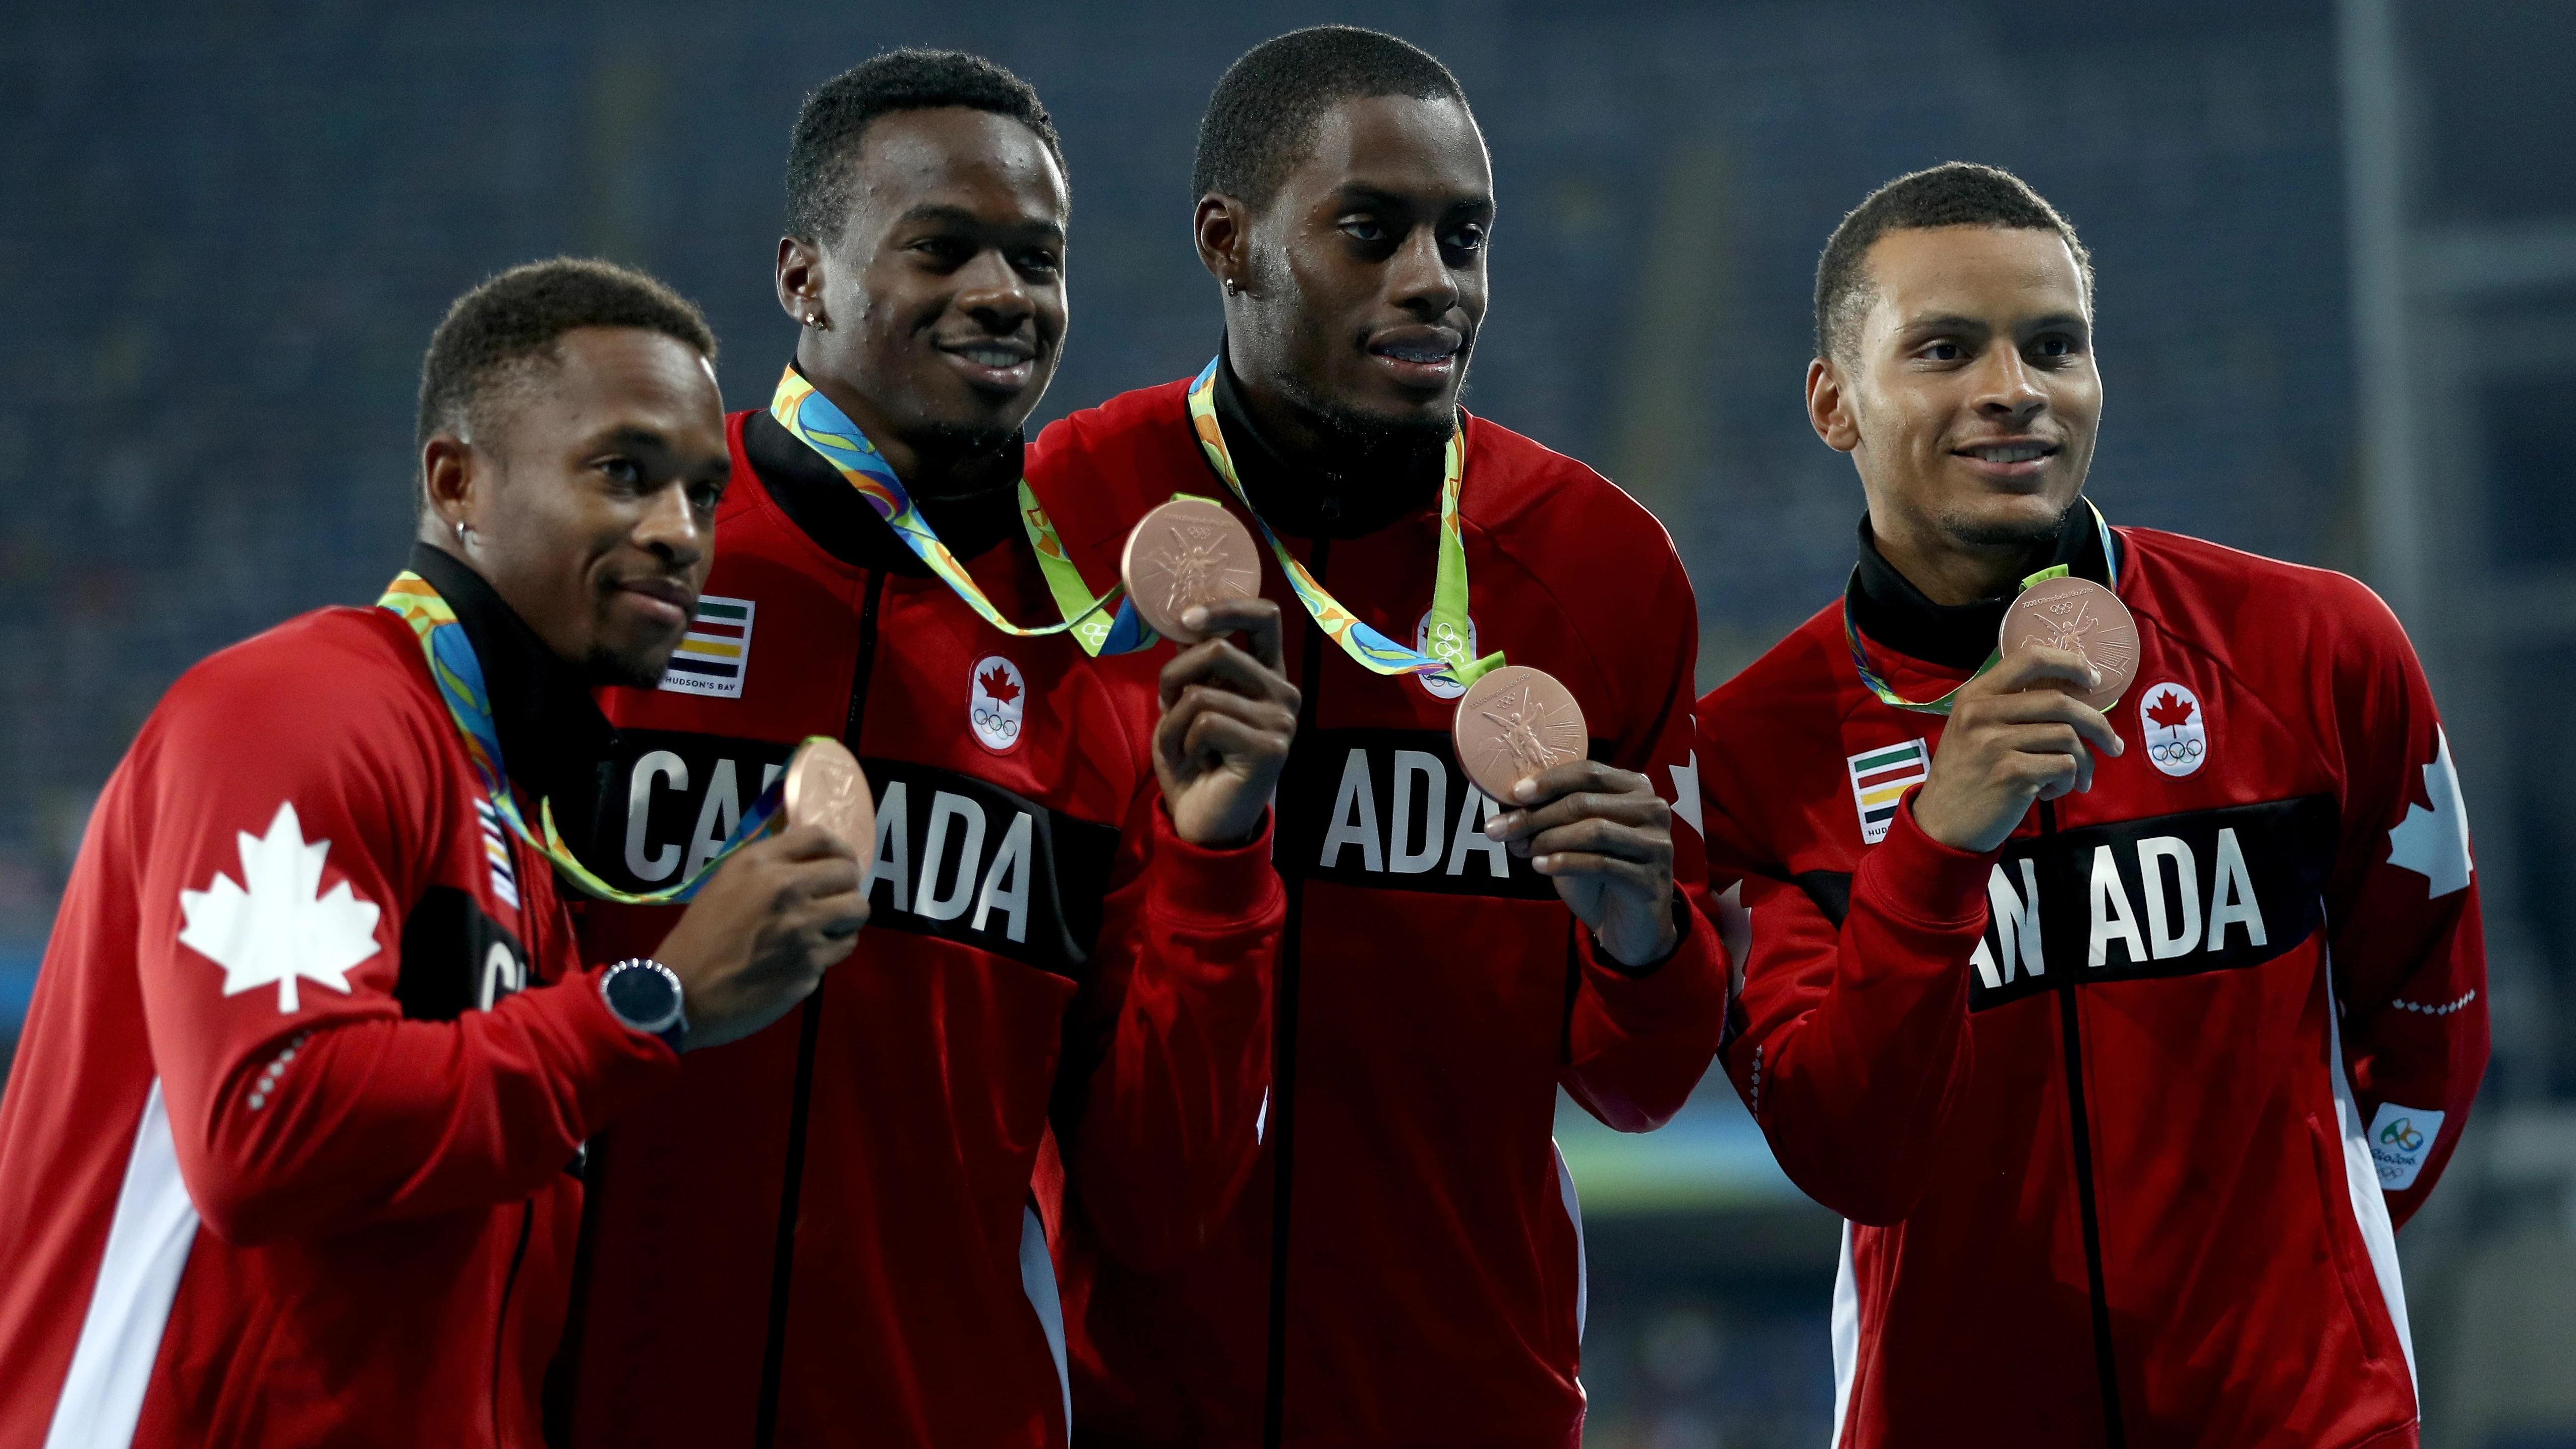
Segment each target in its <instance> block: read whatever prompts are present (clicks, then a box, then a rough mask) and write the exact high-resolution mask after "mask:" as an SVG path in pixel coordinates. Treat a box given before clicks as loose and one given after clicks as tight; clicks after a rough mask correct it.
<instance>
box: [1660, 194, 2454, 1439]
mask: <svg viewBox="0 0 2576 1449" xmlns="http://www.w3.org/2000/svg"><path fill="white" fill-rule="evenodd" d="M2094 323H2095V314H2094V297H2093V276H2092V261H2091V256H2090V254H2089V253H2088V252H2087V251H2086V250H2085V248H2084V246H2083V244H2082V242H2081V241H2080V240H2079V239H2078V237H2077V235H2076V231H2075V228H2074V226H2073V224H2072V223H2070V222H2069V221H2068V220H2067V219H2066V218H2065V217H2064V216H2063V215H2062V214H2061V213H2059V212H2058V211H2057V210H2056V209H2055V208H2054V207H2052V206H2051V205H2049V203H2048V202H2047V201H2046V200H2045V199H2043V198H2042V197H2040V196H2039V194H2038V193H2037V192H2036V191H2034V190H2032V189H2031V187H2030V186H2029V185H2028V184H2027V183H2026V182H2024V181H2023V180H2021V179H2020V178H2019V177H2016V176H2013V175H2011V174H2010V173H2008V172H2005V171H2001V170H1998V169H1996V168H1994V167H1990V166H1981V165H1976V164H1972V163H1965V162H1952V163H1948V164H1945V165H1941V166H1936V167H1933V168H1930V169H1929V170H1925V171H1921V172H1916V173H1914V174H1912V175H1909V176H1904V177H1899V178H1897V179H1896V180H1893V181H1891V182H1889V183H1888V184H1887V185H1886V186H1884V187H1881V188H1879V190H1878V191H1876V192H1875V193H1873V194H1872V195H1870V196H1869V197H1867V198H1866V199H1864V200H1863V201H1862V202H1861V204H1860V205H1859V206H1857V207H1855V208H1854V209H1853V210H1852V211H1851V213H1850V214H1849V215H1847V216H1846V217H1845V218H1844V219H1843V220H1842V222H1841V224H1840V225H1839V226H1837V227H1836V228H1835V229H1834V232H1833V234H1832V237H1831V238H1830V240H1828V242H1827V243H1826V245H1825V248H1824V251H1823V254H1822V256H1821V257H1820V259H1819V262H1818V265H1817V272H1816V291H1815V352H1814V354H1813V357H1814V360H1813V361H1812V362H1811V363H1810V364H1809V365H1808V367H1807V372H1806V398H1807V407H1808V415H1809V418H1810V420H1811V421H1812V423H1813V424H1814V427H1815V430H1816V434H1817V436H1818V437H1819V438H1820V439H1822V440H1823V441H1824V443H1825V444H1826V445H1827V446H1829V447H1831V448H1834V449H1836V450H1838V451H1840V452H1842V453H1845V454H1847V455H1849V456H1850V458H1851V460H1852V463H1853V467H1854V469H1855V471H1856V472H1857V473H1858V475H1859V481H1860V485H1861V488H1860V491H1861V493H1862V495H1863V497H1864V498H1865V499H1866V500H1867V505H1868V512H1867V515H1866V517H1865V518H1864V519H1863V520H1862V521H1861V523H1860V527H1859V529H1858V534H1859V538H1858V548H1857V552H1856V558H1855V563H1854V568H1853V571H1852V574H1851V577H1850V580H1849V582H1848V584H1847V585H1846V587H1845V588H1844V590H1843V591H1842V594H1841V597H1839V598H1837V599H1834V600H1832V601H1831V602H1827V603H1826V604H1825V606H1824V607H1823V608H1822V609H1820V610H1818V611H1817V612H1816V613H1815V614H1814V615H1813V616H1811V617H1810V618H1808V619H1807V620H1806V621H1805V622H1804V623H1802V624H1801V625H1799V626H1798V628H1797V629H1796V630H1795V631H1793V632H1792V633H1791V634H1790V635H1789V637H1788V638H1786V639H1784V640H1783V641H1781V643H1779V644H1778V645H1776V646H1775V647H1773V648H1772V649H1771V650H1770V651H1768V652H1767V653H1765V654H1764V655H1763V656H1762V657H1761V658H1760V659H1758V660H1756V661H1754V662H1753V663H1752V664H1750V665H1748V666H1747V667H1746V668H1745V669H1744V670H1742V671H1741V672H1740V673H1738V674H1737V675H1736V676H1735V677H1734V678H1733V679H1730V680H1728V681H1727V682H1726V683H1725V684H1723V685H1721V686H1719V687H1718V688H1717V689H1715V690H1713V691H1711V692H1710V693H1709V694H1708V695H1706V696H1704V697H1702V698H1701V700H1700V702H1699V709H1698V713H1697V719H1698V727H1699V760H1700V767H1701V775H1700V781H1701V786H1702V797H1703V798H1702V803H1703V818H1704V819H1705V820H1706V822H1707V825H1708V859H1709V880H1710V886H1711V888H1712V889H1713V890H1715V891H1717V892H1719V893H1720V895H1719V899H1720V901H1721V902H1722V903H1726V904H1728V905H1730V906H1732V907H1736V908H1740V914H1737V915H1735V916H1734V919H1735V921H1736V922H1737V928H1738V930H1739V931H1741V933H1742V936H1743V939H1744V941H1745V949H1744V951H1743V960H1742V966H1741V971H1742V974H1741V977H1740V978H1739V981H1738V985H1737V989H1736V992H1735V999H1734V1001H1733V1003H1732V1004H1731V1005H1730V1008H1729V1028H1730V1029H1729V1032H1728V1036H1727V1039H1726V1040H1725V1042H1724V1043H1723V1044H1722V1045H1721V1047H1720V1051H1719V1061H1720V1062H1721V1063H1722V1064H1723V1066H1724V1067H1725V1069H1726V1071H1727V1073H1728V1075H1729V1076H1730V1077H1731V1078H1732V1080H1733V1082H1734V1085H1735V1087H1736V1090H1737V1092H1738V1094H1739V1095H1740V1096H1741V1097H1742V1098H1743V1099H1744V1102H1745V1104H1746V1106H1747V1108H1748V1109H1749V1110H1750V1111H1751V1113H1752V1115H1753V1117H1754V1120H1755V1121H1756V1122H1757V1123H1758V1124H1759V1125H1760V1127H1761V1129H1762V1131H1763V1134H1764V1137H1765V1139H1766V1140H1767V1141H1768V1142H1769V1144H1770V1146H1771V1149H1772V1152H1773V1155H1774V1156H1775V1157H1777V1159H1778V1160H1779V1163H1780V1166H1781V1168H1782V1170H1783V1171H1784V1172H1785V1173H1786V1174H1787V1175H1788V1177H1789V1178H1790V1180H1791V1181H1793V1182H1795V1183H1796V1184H1797V1185H1798V1187H1799V1188H1800V1189H1802V1190H1803V1191H1805V1192H1806V1193H1807V1194H1808V1195H1810V1196H1811V1197H1813V1198H1815V1199H1816V1200H1817V1201H1819V1202H1821V1203H1823V1204H1824V1205H1825V1206H1827V1207H1829V1208H1831V1209H1833V1210H1834V1211H1835V1212H1837V1213H1838V1214H1840V1215H1841V1216H1842V1217H1843V1218H1844V1219H1845V1220H1846V1222H1847V1229H1846V1232H1845V1235H1844V1239H1843V1250H1842V1262H1841V1266H1840V1270H1839V1272H1838V1275H1837V1281H1836V1285H1835V1293H1834V1311H1833V1315H1832V1320H1831V1322H1832V1325H1833V1349H1834V1359H1835V1369H1836V1380H1837V1392H1836V1401H1835V1442H1836V1443H1837V1444H1838V1445H1840V1446H1842V1449H1882V1446H1898V1445H1901V1446H1905V1449H1917V1446H1949V1445H1958V1446H1961V1449H1967V1446H1985V1445H1991V1444H2002V1443H2011V1444H2051V1445H2061V1444H2062V1445H2085V1444H2100V1445H2104V1446H2109V1449H2118V1446H2121V1445H2126V1444H2167V1443H2191V1444H2196V1445H2209V1446H2227V1449H2257V1446H2260V1449H2290V1446H2299V1449H2307V1446H2323V1445H2336V1446H2360V1445H2364V1444H2367V1445H2372V1446H2381V1445H2388V1446H2395V1445H2405V1444H2412V1443H2414V1442H2415V1439H2416V1419H2417V1404H2416V1396H2415V1391H2414V1355H2413V1348H2412V1345H2411V1341H2410V1339H2409V1336H2408V1334H2409V1330H2408V1320H2407V1311H2406V1302H2405V1293H2404V1285H2403V1281H2402V1278H2401V1275H2400V1273H2399V1271H2398V1263H2397V1253H2396V1243H2395V1233H2396V1229H2397V1228H2398V1227H2399V1226H2401V1225H2403V1224H2404V1223H2405V1221H2406V1220H2407V1217H2408V1215H2410V1214H2412V1213H2413V1212H2415V1211H2416V1210H2417V1209H2418V1208H2420V1207H2421V1206H2422V1205H2423V1203H2424V1201H2425V1199H2426V1197H2427V1196H2428V1195H2429V1194H2430V1193H2431V1191H2432V1189H2433V1186H2434V1184H2435V1182H2436V1181H2437V1179H2438V1178H2439V1176H2440V1174H2441V1172H2442V1169H2443V1166H2444V1164H2445V1162H2446V1160H2447V1159H2448V1156H2449V1153H2450V1151H2451V1148H2452V1146H2453V1145H2454V1144H2455V1143H2456V1142H2457V1141H2458V1139H2459V1134H2460V1130H2461V1126H2462V1124H2463V1123H2464V1122H2465V1120H2466V1118H2467V1116H2468V1114H2469V1110H2470V1105H2471V1103H2472V1101H2473V1100H2474V1098H2475V1095H2476V1091H2477V1084H2478V1078H2479V1075H2480V1073H2481V1071H2482V1070H2483V1067H2484V1065H2485V1060H2486V1053H2487V1029H2486V1009H2487V1008H2486V1000H2485V995H2484V988H2485V962H2484V948H2483V945H2482V942H2481V938H2480V932H2479V925H2478V899H2477V896H2478V893H2477V887H2476V883H2475V868H2474V865H2473V863H2472V861H2471V859H2470V855H2469V833H2468V822H2467V817H2466V814H2465V811H2464V809H2463V807H2462V805H2461V802H2460V798H2459V783H2458V778H2457V775H2456V773H2455V772H2454V770H2453V767H2452V762H2451V753H2450V746H2449V743H2448V741H2447V739H2446V737H2445V736H2444V734H2443V732H2442V728H2441V722H2440V717H2439V714H2438V711H2437V710H2436V709H2435V707H2434V701H2433V695H2432V690H2431V688H2430V686H2429V685H2428V684H2427V683H2426V680H2425V677H2424V671H2423V668H2422V665H2421V664H2420V662H2419V661H2418V660H2417V659H2416V657H2415V653H2414V649H2413V647H2412V645H2411V644H2410V643H2409V642H2408V640H2407V638H2406V634H2405V630H2404V629H2403V628H2402V627H2401V626H2400V625H2399V623H2398V621H2397V619H2396V617H2395V616H2394V615H2393V614H2391V613H2390V611H2389V609H2388V607H2387V605H2386V604H2385V603H2383V602H2382V601H2381V600H2380V599H2379V598H2378V597H2377V596H2376V595H2374V594H2373V593H2371V591H2370V590H2369V589H2368V588H2366V587H2364V586H2363V585H2362V584H2361V583H2360V582H2358V581H2356V580H2354V579H2350V578H2347V577H2344V576H2343V575H2340V574H2336V573H2332V572H2329V571H2327V570H2324V569H2317V568H2308V567H2303V566H2300V565H2296V564H2292V563H2286V562H2283V561H2280V560H2275V559H2267V558H2262V557H2258V556H2256V555H2254V554H2250V553H2246V552H2242V551H2239V550H2236V549H2231V548H2225V547H2222V546H2220V545H2218V544H2215V543H2211V542H2207V541H2205V540H2202V539H2197V538H2192V537H2188V536H2185V535H2182V534H2178V533H2171V532H2166V531H2163V530H2158V529H2149V528H2138V527H2128V526H2115V525H2114V521H2113V520H2110V519H2108V518H2105V517H2104V516H2103V514H2102V513H2101V512H2100V511H2099V510H2097V509H2095V508H2094V507H2093V506H2092V505H2091V504H2090V503H2089V502H2087V501H2086V500H2085V498H2084V496H2083V493H2084V487H2085V481H2086V476H2087V474H2088V472H2089V470H2090V468H2091V465H2092V461H2093V454H2094V443H2095V438H2096V435H2097V432H2098V429H2099V426H2100V423H2101V418H2102V401H2103V382H2102V377H2101V374H2100V372H2099V370H2098V369H2097V367H2096V364H2095V356H2096V347H2095V335H2094ZM2037 589H2046V590H2049V591H2050V593H2049V594H2047V595H2040V594H2036V593H2032V592H2026V591H2029V590H2037ZM2088 590H2089V591H2091V592H2092V594H2093V596H2094V598H2095V601H2096V602H2097V603H2108V602H2110V601H2111V600H2116V606H2117V608H2118V609H2120V610H2122V611H2124V622H2125V623H2126V624H2127V625H2129V626H2131V632H2130V633H2128V634H2127V635H2125V636H2124V637H2123V639H2122V641H2121V647H2122V650H2123V652H2124V654H2125V656H2126V657H2125V658H2123V659H2120V660H2119V661H2118V664H2119V666H2120V668H2121V669H2122V670H2123V671H2124V677H2123V682H2122V685H2121V688H2120V689H2119V691H2118V695H2117V697H2116V698H2113V699H2110V700H2109V701H2107V702H2106V703H2104V704H2103V705H2102V706H2101V707H2099V708H2096V707H2094V706H2091V705H2088V704H2086V703H2083V702H2082V701H2080V700H2079V699H2077V698H2075V697H2073V696H2072V694H2070V691H2077V692H2083V693H2088V694H2090V693H2097V692H2102V691H2103V679H2102V673H2103V672H2104V671H2097V670H2096V669H2095V668H2093V666H2092V665H2091V663H2089V662H2088V660H2087V658H2086V656H2084V655H2081V654H2077V653H2073V652H2066V651H2059V650H2050V649H2039V648H2033V649H2029V650H2028V651H2027V652H2022V651H2018V650H2017V651H2016V652H2015V653H2014V654H2012V655H2011V656H2010V657H2006V658H2003V659H2001V660H1997V659H1996V658H1995V657H1994V656H1995V653H1996V650H1997V648H1998V641H1999V638H2001V637H2003V636H2004V635H2005V634H2006V633H2007V632H2017V628H2016V626H2017V624H2019V623H2027V622H2030V621H2031V620H2032V619H2033V618H2034V617H2038V618H2045V617H2047V616H2046V614H2045V613H2044V612H2042V613H2039V614H2037V615H2036V616H2034V614H2033V613H2032V612H2031V611H2032V610H2034V609H2038V610H2045V609H2046V608H2047V607H2048V605H2049V601H2050V599H2052V598H2062V597H2063V596H2064V595H2065V594H2067V593H2077V594H2081V593H2084V592H2085V591H2088ZM2106 595H2107V596H2108V598H2107V599H2106V598H2104V597H2103V596H2106ZM2016 616H2019V617H2018V619H2016ZM2091 617H2097V618H2098V617H2099V616H2098V615H2096V616H2091ZM2104 657H2105V658H2106V660H2107V659H2108V656H2104ZM1999 1335H2000V1336H2005V1337H2009V1338H2010V1339H2011V1340H2012V1341H2013V1342H2014V1344H2015V1351H2014V1356H2013V1362H2014V1370H2013V1372H2011V1373H2009V1374H2005V1375H2002V1376H1997V1375H1996V1374H1994V1373H1993V1372H1991V1369H1992V1365H1993V1357H1992V1345H1993V1344H1994V1343H1995V1342H1997V1341H1998V1336H1999Z"/></svg>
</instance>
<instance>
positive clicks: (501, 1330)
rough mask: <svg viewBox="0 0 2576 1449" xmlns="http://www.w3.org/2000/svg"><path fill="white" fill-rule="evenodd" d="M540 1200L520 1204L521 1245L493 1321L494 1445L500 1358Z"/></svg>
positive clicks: (514, 1252) (506, 1343)
mask: <svg viewBox="0 0 2576 1449" xmlns="http://www.w3.org/2000/svg"><path fill="white" fill-rule="evenodd" d="M536 1223H537V1200H536V1199H535V1198H529V1199H528V1200H526V1201H525V1202H522V1203H520V1204H519V1245H518V1246H517V1247H515V1248H512V1249H511V1250H510V1271H509V1273H508V1274H506V1275H505V1276H503V1278H502V1279H501V1311H500V1313H499V1314H498V1315H497V1316H496V1317H495V1318H494V1319H493V1321H492V1442H493V1443H494V1444H495V1445H499V1444H501V1443H503V1442H505V1436H504V1435H503V1434H502V1433H501V1355H502V1354H503V1353H504V1352H506V1351H507V1350H508V1348H509V1343H510V1296H511V1295H512V1294H513V1293H515V1292H517V1291H518V1287H519V1267H520V1265H521V1264H523V1263H525V1262H527V1261H528V1237H529V1234H530V1233H531V1232H533V1231H534V1230H535V1228H536Z"/></svg>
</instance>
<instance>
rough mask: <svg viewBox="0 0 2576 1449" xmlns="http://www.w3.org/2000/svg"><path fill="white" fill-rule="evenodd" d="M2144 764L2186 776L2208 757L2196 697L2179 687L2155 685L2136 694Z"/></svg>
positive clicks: (2204, 723)
mask: <svg viewBox="0 0 2576 1449" xmlns="http://www.w3.org/2000/svg"><path fill="white" fill-rule="evenodd" d="M2138 723H2139V724H2140V725H2141V726H2143V727H2144V733H2145V735H2146V742H2147V761H2148V763H2150V764H2152V765H2154V766H2155V767H2156V768H2157V769H2159V770H2162V771H2164V772H2165V773H2166V774H2168V775H2173V776H2176V777H2180V776H2183V775H2188V774H2190V773H2192V772H2193V771H2195V770H2197V769H2199V768H2200V766H2201V762H2202V761H2204V760H2206V759H2208V758H2209V721H2208V717H2207V716H2206V715H2204V714H2203V713H2202V712H2201V708H2200V696H2199V695H2196V694H2194V693H2192V692H2191V691H2190V690H2188V689H2185V688H2183V687H2182V686H2181V685H2179V684H2159V685H2156V686H2155V687H2153V688H2151V689H2148V690H2146V691H2144V692H2142V693H2140V694H2139V695H2138Z"/></svg>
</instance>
